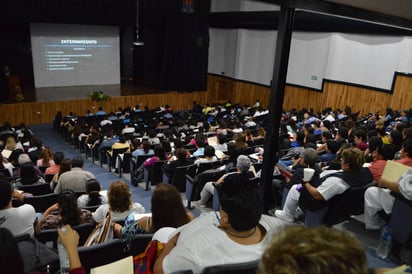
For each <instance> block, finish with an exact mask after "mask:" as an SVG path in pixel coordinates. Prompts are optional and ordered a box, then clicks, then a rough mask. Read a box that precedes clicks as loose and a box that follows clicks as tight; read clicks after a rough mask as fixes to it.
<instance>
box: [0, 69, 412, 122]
mask: <svg viewBox="0 0 412 274" xmlns="http://www.w3.org/2000/svg"><path fill="white" fill-rule="evenodd" d="M219 81H220V83H221V84H218V85H216V82H219ZM219 85H220V86H219ZM208 89H209V90H208V91H198V92H188V93H182V92H168V93H161V94H146V95H134V96H119V97H113V98H112V99H111V100H109V101H108V102H106V103H104V104H103V108H104V109H105V110H106V112H110V111H115V110H117V109H118V108H119V107H126V106H130V107H131V108H133V106H135V105H136V104H139V103H142V107H144V106H145V105H148V106H149V108H150V109H153V108H155V107H158V106H161V105H165V104H169V105H170V106H171V107H172V108H173V109H174V110H185V109H191V108H192V103H193V101H197V102H198V103H200V104H202V105H203V104H206V103H213V102H217V101H220V100H219V98H225V99H224V100H222V101H226V100H229V99H230V100H231V101H232V102H233V103H240V104H242V105H243V104H248V105H251V104H254V102H255V100H256V99H259V100H260V102H261V105H262V106H263V107H266V106H267V105H268V103H269V97H270V89H269V88H268V87H265V86H262V85H256V84H253V83H247V82H243V81H237V80H233V79H229V78H227V77H220V76H215V75H210V76H209V77H208ZM411 94H412V77H410V76H397V77H396V80H395V85H394V91H393V94H389V93H384V92H378V91H376V90H373V89H367V88H361V87H356V86H350V85H343V84H337V83H331V82H325V84H324V88H323V91H322V92H316V91H313V90H310V89H305V88H300V87H295V86H286V92H285V99H284V103H283V109H284V110H290V109H292V108H297V109H302V108H304V107H305V108H313V109H314V110H315V111H320V110H322V109H323V108H325V107H331V108H333V109H336V108H343V107H345V106H346V105H348V106H351V107H352V110H353V111H361V115H364V114H367V113H369V112H375V111H377V110H380V111H381V113H382V114H383V113H385V109H386V107H388V106H389V107H392V108H393V109H395V110H400V109H409V108H411V107H412V95H411ZM88 109H90V110H92V111H93V112H96V111H97V109H98V104H97V103H96V102H93V101H92V100H90V99H80V100H70V101H57V102H38V103H20V104H4V105H0V113H1V115H0V123H1V124H4V123H5V122H10V123H11V124H12V125H18V124H20V123H21V122H24V123H26V125H33V124H45V123H51V122H52V120H53V118H54V116H55V115H56V113H57V111H62V113H63V115H67V114H68V113H69V112H70V111H72V112H74V113H75V114H77V115H84V114H85V113H86V111H87V110H88Z"/></svg>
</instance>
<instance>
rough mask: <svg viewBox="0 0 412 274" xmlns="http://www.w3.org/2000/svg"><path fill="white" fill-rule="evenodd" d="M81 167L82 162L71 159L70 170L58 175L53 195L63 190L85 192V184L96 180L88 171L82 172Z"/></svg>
mask: <svg viewBox="0 0 412 274" xmlns="http://www.w3.org/2000/svg"><path fill="white" fill-rule="evenodd" d="M83 165H84V161H83V160H82V159H81V158H73V159H72V168H71V170H69V171H67V172H64V173H63V174H61V175H60V177H59V180H58V181H57V185H56V188H55V189H54V193H57V194H59V193H60V192H61V191H62V190H63V189H71V190H73V191H74V192H86V182H87V181H88V180H90V179H96V178H95V177H94V175H93V174H92V173H91V172H90V171H86V170H83Z"/></svg>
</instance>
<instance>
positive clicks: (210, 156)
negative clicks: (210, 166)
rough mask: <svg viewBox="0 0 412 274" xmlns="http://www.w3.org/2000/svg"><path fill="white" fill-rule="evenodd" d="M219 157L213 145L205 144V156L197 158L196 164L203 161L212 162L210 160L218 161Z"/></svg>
mask: <svg viewBox="0 0 412 274" xmlns="http://www.w3.org/2000/svg"><path fill="white" fill-rule="evenodd" d="M216 161H217V157H216V155H215V149H214V147H212V146H205V148H204V152H203V156H200V157H199V158H197V160H196V161H195V164H197V165H199V164H201V163H210V162H216Z"/></svg>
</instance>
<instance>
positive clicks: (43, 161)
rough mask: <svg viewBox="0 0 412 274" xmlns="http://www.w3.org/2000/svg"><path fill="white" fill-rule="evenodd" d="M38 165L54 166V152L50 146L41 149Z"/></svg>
mask: <svg viewBox="0 0 412 274" xmlns="http://www.w3.org/2000/svg"><path fill="white" fill-rule="evenodd" d="M36 165H37V167H50V166H54V165H55V162H54V160H53V152H52V151H51V149H50V148H47V147H44V148H43V149H42V150H41V154H40V159H38V160H37V161H36Z"/></svg>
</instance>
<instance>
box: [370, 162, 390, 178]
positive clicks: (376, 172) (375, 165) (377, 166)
mask: <svg viewBox="0 0 412 274" xmlns="http://www.w3.org/2000/svg"><path fill="white" fill-rule="evenodd" d="M385 166H386V160H376V161H373V162H372V163H371V165H370V166H369V171H370V172H371V173H372V176H373V180H374V181H378V180H379V179H380V178H381V176H382V173H383V170H384V169H385Z"/></svg>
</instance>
